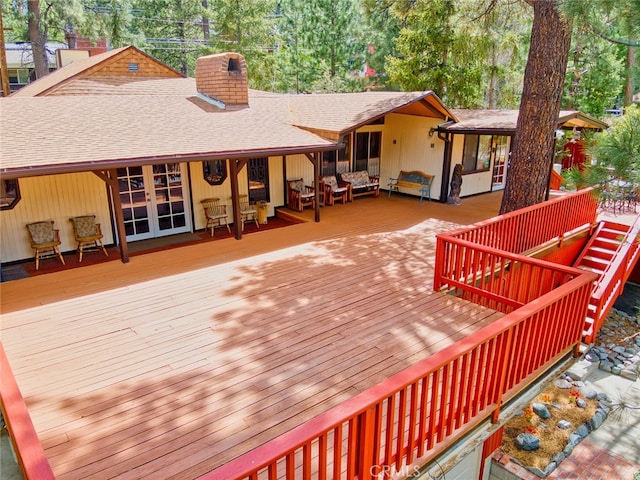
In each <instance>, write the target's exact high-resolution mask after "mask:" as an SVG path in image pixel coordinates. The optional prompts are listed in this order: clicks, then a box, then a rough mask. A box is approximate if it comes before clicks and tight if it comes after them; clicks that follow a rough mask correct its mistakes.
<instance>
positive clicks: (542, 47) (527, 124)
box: [500, 0, 571, 213]
mask: <svg viewBox="0 0 640 480" xmlns="http://www.w3.org/2000/svg"><path fill="white" fill-rule="evenodd" d="M529 3H531V4H533V27H532V30H531V42H530V47H529V57H528V59H527V66H526V67H525V71H524V85H523V90H522V100H521V102H520V114H519V116H518V123H517V126H516V134H515V137H514V147H513V151H512V154H511V162H510V165H509V170H508V172H507V183H506V186H505V190H504V195H503V197H502V205H501V206H500V213H507V212H511V211H513V210H518V209H520V208H524V207H528V206H529V205H534V204H536V203H540V202H542V201H543V200H544V199H545V196H546V192H547V188H548V186H549V175H550V173H551V168H552V163H553V149H554V144H555V138H554V132H555V129H556V127H557V124H558V113H559V112H560V101H561V99H562V89H563V86H564V80H565V74H566V69H567V60H568V58H569V47H570V45H571V26H570V24H569V23H568V22H567V20H566V19H565V18H563V17H562V16H561V15H560V13H559V12H558V10H557V9H556V2H555V1H549V0H531V1H530V2H529Z"/></svg>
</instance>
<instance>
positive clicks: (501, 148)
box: [491, 136, 510, 190]
mask: <svg viewBox="0 0 640 480" xmlns="http://www.w3.org/2000/svg"><path fill="white" fill-rule="evenodd" d="M494 139H495V140H494V146H493V148H492V154H493V177H492V181H491V190H502V189H503V188H504V185H505V182H506V180H507V166H508V164H509V150H510V148H509V137H507V136H499V137H494Z"/></svg>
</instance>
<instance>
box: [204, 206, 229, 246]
mask: <svg viewBox="0 0 640 480" xmlns="http://www.w3.org/2000/svg"><path fill="white" fill-rule="evenodd" d="M200 203H201V204H202V207H203V208H204V216H205V218H206V219H207V226H206V227H205V228H206V229H209V231H210V232H209V234H210V235H211V236H212V237H213V235H214V233H215V228H216V227H222V226H225V227H227V231H228V232H229V233H231V229H230V228H229V221H228V220H229V217H228V215H227V206H226V205H225V204H221V203H220V199H219V198H205V199H204V200H202V201H200Z"/></svg>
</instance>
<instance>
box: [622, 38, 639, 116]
mask: <svg viewBox="0 0 640 480" xmlns="http://www.w3.org/2000/svg"><path fill="white" fill-rule="evenodd" d="M635 63H636V47H632V46H628V47H627V65H626V71H627V78H626V79H625V84H624V105H625V107H626V106H627V105H631V103H632V102H633V92H634V90H635V85H634V83H633V66H634V64H635Z"/></svg>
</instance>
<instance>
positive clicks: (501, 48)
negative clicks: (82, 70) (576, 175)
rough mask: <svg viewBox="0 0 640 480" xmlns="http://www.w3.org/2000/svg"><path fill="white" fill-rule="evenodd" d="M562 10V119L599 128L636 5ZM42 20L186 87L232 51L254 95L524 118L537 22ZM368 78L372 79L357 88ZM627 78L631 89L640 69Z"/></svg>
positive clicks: (397, 2)
mask: <svg viewBox="0 0 640 480" xmlns="http://www.w3.org/2000/svg"><path fill="white" fill-rule="evenodd" d="M559 5H561V6H562V8H563V11H564V12H565V13H566V15H568V16H571V18H572V19H574V22H573V23H574V26H575V31H574V42H573V48H572V54H571V57H570V59H569V71H568V74H567V83H566V92H565V95H564V107H565V108H574V109H579V110H583V111H585V112H587V113H589V114H591V115H594V116H600V115H601V114H602V112H603V111H604V109H606V108H611V107H612V106H613V104H614V102H615V101H616V100H617V99H619V98H621V97H622V96H623V94H624V84H625V78H624V77H625V73H626V71H625V68H626V67H625V61H626V47H625V46H624V42H625V41H626V42H627V43H631V44H632V43H633V42H634V41H635V42H637V41H638V33H639V30H640V18H639V17H640V13H639V12H640V0H625V1H624V2H619V1H617V0H615V1H614V0H562V1H560V2H559ZM3 6H4V8H3V19H4V24H5V27H9V28H12V30H8V31H7V32H6V35H5V36H6V41H9V42H11V41H27V40H28V34H27V13H26V1H25V0H3ZM41 10H42V12H43V29H44V30H45V32H44V33H45V34H46V37H47V40H49V41H52V40H56V41H64V28H65V26H66V25H68V24H70V23H72V24H73V25H74V27H75V30H76V32H77V33H78V34H79V35H80V36H85V37H89V38H92V39H97V38H99V37H106V39H107V43H108V45H109V47H119V46H124V45H129V44H133V45H136V46H137V47H139V48H141V49H143V50H144V51H146V52H147V53H149V54H150V55H153V56H154V57H156V58H158V59H159V60H161V61H163V62H165V63H167V64H168V65H170V66H172V67H173V68H175V69H177V70H179V71H182V72H184V73H186V74H188V75H193V74H194V67H195V60H196V58H197V57H198V56H199V55H202V54H207V53H213V52H222V51H231V50H233V51H237V52H239V53H241V54H242V55H244V56H245V58H246V60H247V66H248V68H249V81H250V86H251V87H252V88H259V89H264V90H275V91H282V92H296V91H300V92H313V91H335V90H336V89H338V90H340V91H358V90H362V89H365V88H387V89H404V90H433V91H435V92H436V93H437V94H438V95H439V96H441V97H442V99H443V100H444V101H445V103H446V104H447V105H448V106H449V107H467V108H476V107H486V108H517V107H518V106H519V104H520V96H521V90H522V77H523V72H524V66H525V63H526V55H527V51H528V45H529V35H530V31H531V23H532V15H533V14H532V9H531V7H530V6H529V5H527V4H526V2H522V1H516V2H514V1H510V0H48V1H47V2H44V0H43V1H42V8H41ZM206 19H208V21H209V28H210V29H209V30H207V28H206V25H207V22H205V20H206ZM207 31H210V35H209V34H208V33H207ZM615 42H618V43H615ZM366 66H368V67H371V68H372V69H373V70H375V72H376V77H375V78H373V79H370V78H366V79H365V78H362V72H363V71H364V68H365V67H366ZM631 68H632V70H631V73H632V75H631V78H632V79H633V78H635V81H636V84H637V83H638V82H640V62H637V61H636V62H635V65H633V66H632V67H631Z"/></svg>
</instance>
